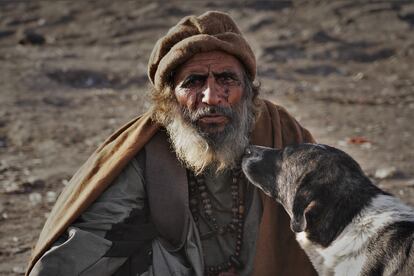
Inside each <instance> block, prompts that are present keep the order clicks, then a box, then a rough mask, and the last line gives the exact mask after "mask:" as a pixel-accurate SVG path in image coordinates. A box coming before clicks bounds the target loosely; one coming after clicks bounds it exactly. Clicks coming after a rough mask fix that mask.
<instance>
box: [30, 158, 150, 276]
mask: <svg viewBox="0 0 414 276" xmlns="http://www.w3.org/2000/svg"><path fill="white" fill-rule="evenodd" d="M145 202H146V193H145V188H144V179H143V170H142V169H141V168H140V164H139V162H138V161H137V159H136V158H134V159H132V161H130V163H129V164H128V165H127V166H126V167H125V169H124V170H123V171H122V172H121V174H120V175H119V176H118V177H117V178H116V179H115V180H114V183H113V184H112V185H110V186H109V187H108V189H107V190H106V191H105V192H104V193H103V194H101V196H100V197H99V198H98V199H97V200H96V201H95V202H94V203H93V204H92V205H91V206H90V207H89V208H88V209H87V210H86V211H85V212H83V213H82V215H81V216H80V217H79V218H78V219H77V220H76V221H75V222H74V223H73V224H72V225H71V226H70V227H69V228H68V229H67V230H66V232H65V234H64V235H62V236H61V237H60V238H59V239H58V240H57V241H56V242H55V244H54V245H53V246H52V247H51V248H50V249H49V250H48V251H47V252H46V253H45V254H44V255H43V256H42V257H41V258H40V259H39V261H38V262H37V263H36V264H35V266H34V268H33V270H32V271H31V273H30V275H31V276H32V275H33V276H37V275H63V276H64V275H89V274H92V275H112V274H114V273H115V272H116V271H118V270H119V269H120V268H121V267H122V266H123V265H124V263H125V262H126V261H127V260H128V258H129V257H130V256H131V255H132V254H134V253H136V251H138V250H139V249H142V248H143V247H146V248H147V247H148V243H149V244H150V241H151V240H152V239H153V236H154V235H155V231H154V228H153V227H152V224H150V223H149V222H148V217H147V214H146V209H147V208H146V204H145ZM144 245H145V246H144Z"/></svg>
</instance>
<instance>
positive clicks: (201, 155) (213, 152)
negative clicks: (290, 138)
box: [166, 99, 254, 174]
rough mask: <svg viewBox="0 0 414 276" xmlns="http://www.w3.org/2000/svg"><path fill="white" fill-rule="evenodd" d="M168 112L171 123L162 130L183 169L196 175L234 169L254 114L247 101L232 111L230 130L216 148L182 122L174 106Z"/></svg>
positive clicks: (246, 138) (190, 126) (247, 136)
mask: <svg viewBox="0 0 414 276" xmlns="http://www.w3.org/2000/svg"><path fill="white" fill-rule="evenodd" d="M174 109H175V110H172V111H171V115H172V116H171V117H170V118H172V119H171V122H170V123H169V124H167V125H166V129H167V131H168V134H169V136H170V139H171V143H172V145H173V147H174V150H175V152H176V154H177V157H178V158H179V159H180V160H181V161H182V162H183V163H184V165H185V166H186V167H187V168H189V169H191V170H193V171H194V173H195V174H200V173H202V172H204V171H206V169H209V170H215V171H216V172H220V171H223V170H225V169H232V168H235V167H237V165H239V163H240V158H241V156H242V155H243V153H244V149H245V148H246V146H248V145H249V132H250V131H251V128H252V126H253V122H254V114H253V111H252V103H251V100H250V99H242V102H241V103H239V105H238V106H237V107H235V109H236V110H235V111H236V112H235V113H236V114H237V116H236V117H237V118H235V123H234V124H233V129H232V130H231V131H230V132H228V133H227V134H224V133H223V135H226V137H224V139H223V140H222V142H221V143H220V144H219V145H218V144H215V145H214V146H213V145H210V144H209V143H208V141H207V140H206V138H204V137H202V136H201V135H200V133H199V132H198V130H197V129H196V128H195V127H194V126H192V125H191V124H190V123H188V122H187V121H185V120H184V119H183V116H182V114H181V111H180V109H179V107H178V106H176V107H175V108H174Z"/></svg>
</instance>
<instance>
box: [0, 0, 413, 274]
mask: <svg viewBox="0 0 414 276" xmlns="http://www.w3.org/2000/svg"><path fill="white" fill-rule="evenodd" d="M166 2H167V1H165V3H164V2H153V1H122V2H116V1H5V0H1V1H0V275H20V274H22V273H23V271H24V269H25V266H26V262H27V259H28V257H29V254H30V249H31V247H32V246H33V244H34V242H35V240H36V239H37V236H38V234H39V231H40V229H41V227H42V225H43V223H44V221H45V219H46V217H47V215H48V212H49V211H50V209H51V207H52V206H53V204H54V202H55V200H56V197H57V196H58V194H59V193H60V191H61V190H62V189H63V188H64V186H65V185H66V184H67V182H68V180H69V179H70V177H71V175H72V174H73V173H74V172H75V171H76V170H77V168H79V167H80V165H81V164H82V163H83V162H84V161H85V160H86V158H87V157H88V156H89V155H90V154H91V153H92V152H93V151H94V149H95V148H96V147H97V146H98V145H99V144H100V143H101V142H102V141H103V140H104V139H105V138H106V137H107V136H108V135H109V134H110V133H112V132H113V131H115V130H116V129H117V128H119V127H120V126H121V125H123V124H124V123H126V122H127V121H129V120H131V119H132V118H134V117H135V116H137V115H139V114H141V113H142V112H144V111H145V110H147V109H148V107H149V106H150V102H149V100H148V95H147V90H148V89H147V87H148V81H147V76H146V67H147V61H148V58H149V54H150V52H151V50H152V48H153V46H154V44H155V42H156V41H157V39H158V38H159V37H161V36H162V35H163V34H165V33H166V31H167V30H168V29H169V28H170V27H171V26H173V25H174V24H175V23H177V21H178V20H180V19H181V18H182V17H183V16H186V15H189V14H197V15H199V14H201V13H203V12H205V11H207V10H220V11H225V12H228V13H230V14H231V15H232V16H233V18H234V19H235V21H236V22H237V23H238V24H239V27H240V29H241V30H242V32H243V33H244V34H245V36H246V38H247V39H248V41H249V42H250V43H251V46H252V48H253V50H254V52H255V54H256V56H257V61H258V62H257V64H258V80H259V81H260V82H261V84H262V91H261V97H263V98H267V99H270V100H272V101H275V102H276V103H278V104H281V105H283V106H285V107H286V108H287V109H288V110H289V111H290V112H291V113H292V114H293V115H294V116H295V117H296V118H297V119H298V121H299V122H300V123H301V124H302V125H303V126H305V127H306V128H308V129H309V130H310V131H311V132H312V133H313V135H314V136H315V138H316V139H317V141H319V142H321V143H326V144H329V145H332V146H335V147H339V148H341V149H343V150H345V151H346V152H348V153H350V154H351V155H352V156H353V157H354V158H355V159H356V160H357V161H358V162H359V163H360V164H361V166H362V167H363V169H364V170H365V172H366V173H367V174H368V175H369V177H370V178H372V179H373V181H374V182H375V183H376V184H377V185H379V186H380V187H382V188H383V189H385V190H387V191H390V192H392V193H394V194H395V195H397V196H398V197H400V198H402V199H403V200H404V201H406V202H409V203H412V204H414V197H413V195H414V139H413V138H414V116H413V113H414V33H413V30H414V4H413V2H412V1H392V0H389V1H352V0H348V1H329V0H326V1H255V2H254V1H225V4H223V3H221V1H168V3H166Z"/></svg>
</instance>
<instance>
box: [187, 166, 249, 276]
mask: <svg viewBox="0 0 414 276" xmlns="http://www.w3.org/2000/svg"><path fill="white" fill-rule="evenodd" d="M243 180H244V177H243V173H242V171H241V169H240V168H236V169H234V170H232V183H231V197H232V208H231V211H232V220H231V222H229V223H228V224H225V225H218V223H217V218H216V217H215V216H214V213H213V208H212V203H211V199H210V196H209V192H208V191H207V185H206V183H205V179H204V177H203V176H197V177H196V176H195V175H194V174H193V173H191V172H189V186H190V187H189V188H190V189H189V196H190V210H191V213H192V215H193V218H194V221H195V222H196V224H197V226H198V228H199V229H200V226H199V216H200V213H202V214H203V215H204V217H205V218H206V220H207V221H208V222H209V223H208V225H209V226H210V227H211V228H212V231H210V232H209V233H207V234H204V235H201V239H205V238H209V237H211V236H213V235H223V234H225V233H235V235H236V244H235V251H234V253H233V254H232V255H230V256H229V258H228V260H227V261H225V262H223V263H220V264H218V265H212V266H206V267H205V273H206V275H218V274H219V273H220V272H223V271H228V270H229V269H230V268H232V267H234V268H236V269H241V268H242V267H243V263H242V262H241V260H240V253H241V248H242V244H243V224H244V214H245V207H244V185H243ZM199 203H201V210H200V208H199Z"/></svg>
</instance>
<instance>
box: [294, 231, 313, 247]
mask: <svg viewBox="0 0 414 276" xmlns="http://www.w3.org/2000/svg"><path fill="white" fill-rule="evenodd" d="M296 240H297V241H298V243H299V244H300V245H301V246H302V247H306V246H307V245H309V243H311V241H310V240H309V239H308V234H307V233H306V232H305V231H303V232H299V233H296Z"/></svg>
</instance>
